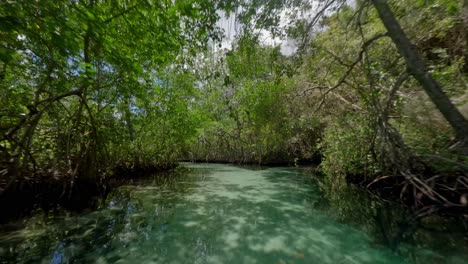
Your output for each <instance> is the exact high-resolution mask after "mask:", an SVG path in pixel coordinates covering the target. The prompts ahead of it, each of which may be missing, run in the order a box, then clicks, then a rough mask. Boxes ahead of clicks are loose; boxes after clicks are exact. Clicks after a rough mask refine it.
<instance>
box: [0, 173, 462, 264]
mask: <svg viewBox="0 0 468 264" xmlns="http://www.w3.org/2000/svg"><path fill="white" fill-rule="evenodd" d="M183 166H184V167H185V168H187V169H186V170H183V171H182V172H178V173H174V174H173V175H172V177H170V179H167V178H163V179H162V178H161V177H150V178H147V179H145V180H139V181H137V182H135V183H133V184H128V185H126V186H123V187H120V188H118V189H116V190H115V191H113V192H112V193H111V194H110V195H109V197H107V199H106V200H105V201H103V205H102V206H101V208H99V209H98V210H95V211H92V212H87V213H80V214H74V215H70V214H67V213H64V212H62V213H58V214H49V215H45V214H43V213H42V214H41V213H38V214H37V215H35V216H34V217H31V218H29V219H26V220H23V222H21V223H18V225H20V226H21V227H20V228H18V226H16V227H15V228H14V229H12V230H3V231H1V232H0V263H54V264H55V263H174V264H175V263H271V264H277V263H288V264H289V263H468V253H467V252H468V250H467V249H468V242H467V237H466V234H465V233H463V231H460V230H462V229H460V227H459V226H455V227H454V226H453V224H451V223H447V224H443V225H440V224H439V221H438V222H437V225H436V227H437V228H433V225H431V221H434V220H426V222H427V225H426V228H423V227H421V226H420V225H418V226H415V225H408V224H407V223H406V222H407V221H406V218H407V217H408V216H407V214H405V212H403V211H402V210H400V209H398V208H394V207H392V206H389V205H387V204H383V203H381V202H379V201H376V200H375V199H371V198H369V196H368V195H367V194H366V193H365V192H363V191H359V190H354V189H351V188H345V189H341V190H339V191H337V190H334V191H333V190H332V189H330V188H328V186H324V185H323V184H320V183H318V182H317V181H316V180H313V177H311V175H310V173H307V172H305V171H304V169H293V168H246V167H244V168H242V167H236V166H231V165H219V164H196V165H193V164H183ZM427 226H429V227H430V228H429V227H427ZM4 229H5V228H4Z"/></svg>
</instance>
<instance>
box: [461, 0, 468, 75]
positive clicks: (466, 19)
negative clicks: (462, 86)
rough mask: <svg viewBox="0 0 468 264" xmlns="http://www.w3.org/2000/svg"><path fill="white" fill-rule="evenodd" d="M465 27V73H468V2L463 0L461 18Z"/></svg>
mask: <svg viewBox="0 0 468 264" xmlns="http://www.w3.org/2000/svg"><path fill="white" fill-rule="evenodd" d="M461 19H462V22H463V27H464V32H463V34H464V37H465V51H464V54H463V55H464V56H465V65H464V66H463V69H464V72H465V73H467V72H468V0H463V10H462V16H461Z"/></svg>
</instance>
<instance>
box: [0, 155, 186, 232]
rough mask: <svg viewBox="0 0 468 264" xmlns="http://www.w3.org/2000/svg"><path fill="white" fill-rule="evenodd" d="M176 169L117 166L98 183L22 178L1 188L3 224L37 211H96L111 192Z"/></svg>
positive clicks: (65, 178) (0, 218)
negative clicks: (127, 184)
mask: <svg viewBox="0 0 468 264" xmlns="http://www.w3.org/2000/svg"><path fill="white" fill-rule="evenodd" d="M176 167H177V164H175V163H172V164H165V165H157V166H156V165H155V166H145V167H129V166H116V167H115V168H114V169H113V170H112V172H111V173H110V174H108V175H105V174H102V175H101V176H100V177H99V178H97V179H80V178H72V177H70V176H67V175H60V176H57V175H53V174H52V175H47V174H43V175H36V176H34V177H23V178H22V179H21V180H15V181H11V182H10V183H8V184H4V185H3V186H0V190H2V191H1V192H0V211H1V212H2V213H1V214H0V224H4V223H7V222H8V221H11V220H15V219H18V218H22V217H27V216H29V215H31V213H32V212H33V211H35V210H43V211H45V212H49V211H54V210H56V209H57V208H64V209H67V210H71V211H81V210H85V209H90V208H91V209H92V208H96V206H97V205H98V202H99V201H100V200H101V199H103V198H105V197H106V196H107V194H108V193H109V192H110V191H111V190H112V189H114V188H116V187H118V186H121V185H123V184H125V183H127V182H129V181H132V180H135V179H138V178H142V177H145V176H148V175H155V174H161V175H162V174H163V173H164V172H167V171H170V170H172V169H174V168H176Z"/></svg>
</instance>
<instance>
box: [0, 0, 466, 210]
mask: <svg viewBox="0 0 468 264" xmlns="http://www.w3.org/2000/svg"><path fill="white" fill-rule="evenodd" d="M220 17H224V18H226V19H227V20H228V21H229V20H233V21H234V20H235V26H236V28H237V29H238V30H237V32H236V33H237V34H236V35H235V40H234V41H232V42H227V41H226V38H223V34H222V33H223V25H220V23H219V22H218V21H219V19H220ZM402 30H403V31H402ZM467 30H468V1H459V0H417V1H414V0H398V1H393V0H392V1H385V0H371V1H365V0H360V1H355V2H350V3H347V2H346V1H340V0H323V1H297V0H291V1H274V0H273V1H220V2H218V1H215V2H213V1H207V0H190V1H157V0H149V1H132V0H114V1H99V0H82V1H48V0H34V1H3V2H2V3H1V5H0V35H1V40H0V104H1V106H2V107H1V109H0V131H1V139H0V151H1V154H0V192H2V193H3V194H4V193H7V192H8V191H11V192H14V191H15V190H18V189H20V188H22V187H21V186H23V183H26V184H28V185H34V184H35V183H36V184H37V182H50V181H58V182H60V186H61V188H62V187H63V189H64V191H63V193H66V192H71V190H72V189H73V186H74V184H75V183H76V182H78V181H87V182H93V183H98V184H101V183H103V182H106V181H108V179H109V178H112V177H116V176H119V174H126V173H128V172H134V173H135V172H138V171H153V170H157V169H161V168H166V167H168V166H171V164H173V163H174V162H176V161H177V160H198V161H201V160H203V161H220V162H237V163H256V164H274V163H283V164H290V165H293V164H297V163H298V162H304V161H307V162H311V161H312V162H317V163H318V162H320V169H321V170H322V171H323V172H324V174H325V175H326V177H327V179H329V180H330V181H331V182H339V183H343V182H345V181H348V182H354V183H360V184H363V185H367V187H369V188H371V189H372V190H374V191H376V192H378V193H380V194H382V195H390V196H393V197H399V198H401V199H402V200H404V201H405V202H406V203H407V204H410V205H412V206H414V207H415V208H424V210H423V211H422V214H425V212H433V211H437V210H439V209H441V208H456V209H457V210H458V209H460V208H462V209H466V205H467V199H468V197H467V192H468V178H467V174H468V165H467V156H466V154H467V153H468V122H467V120H466V115H467V114H468V104H467V102H468V101H467V100H468V75H467V73H468V31H467ZM224 31H225V33H229V34H230V33H232V32H226V31H227V30H226V28H224ZM265 32H268V33H265ZM265 34H266V35H267V36H269V37H267V38H268V39H270V40H272V39H281V38H282V39H283V41H286V39H287V42H289V43H293V44H294V46H295V47H296V48H295V50H294V52H292V54H285V53H284V52H282V51H281V50H282V48H281V46H280V45H274V44H272V43H273V41H268V42H265V41H264V39H265ZM226 43H227V44H226ZM226 46H229V47H227V48H226ZM463 114H464V115H465V117H463ZM383 187H385V188H383ZM383 190H385V191H383ZM78 191H79V190H78ZM337 191H338V189H337ZM63 193H62V195H61V196H63Z"/></svg>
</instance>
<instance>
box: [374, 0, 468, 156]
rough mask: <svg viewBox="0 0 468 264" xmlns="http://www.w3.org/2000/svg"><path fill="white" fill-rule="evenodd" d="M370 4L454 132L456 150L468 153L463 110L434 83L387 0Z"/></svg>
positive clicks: (467, 137)
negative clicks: (456, 141) (457, 141)
mask: <svg viewBox="0 0 468 264" xmlns="http://www.w3.org/2000/svg"><path fill="white" fill-rule="evenodd" d="M371 1H372V3H373V4H374V6H375V8H376V9H377V12H378V14H379V17H380V19H381V20H382V22H383V24H384V25H385V28H386V29H387V31H388V35H389V36H390V38H391V39H392V40H393V43H394V44H395V45H396V48H397V49H398V52H399V53H400V54H401V55H402V56H403V58H404V59H405V61H406V65H407V66H408V68H409V70H410V71H411V74H412V75H413V76H414V78H415V79H416V80H418V82H419V83H420V84H421V85H422V87H423V89H424V91H425V92H426V94H427V95H428V96H429V98H430V99H431V101H432V102H433V103H434V104H435V105H436V107H437V109H439V111H440V112H441V113H442V115H443V116H444V117H445V119H446V120H447V121H448V122H449V123H450V125H451V126H452V128H453V130H454V131H455V133H456V136H457V139H458V140H459V143H458V144H457V147H458V148H459V150H461V152H463V153H465V154H468V121H467V120H466V119H465V117H464V116H463V115H462V114H461V113H460V111H458V109H457V108H456V107H455V105H454V104H453V103H452V102H451V101H450V99H449V97H448V96H447V95H446V94H445V93H444V91H443V90H442V88H441V87H440V85H439V84H438V83H437V81H436V80H434V78H433V77H432V75H431V74H430V73H429V71H428V69H427V66H426V63H425V62H424V60H423V59H422V57H421V55H420V54H419V53H418V51H417V50H416V49H415V47H414V45H413V44H411V42H410V40H409V39H408V37H407V36H406V34H405V32H404V31H403V29H402V28H401V26H400V24H399V23H398V21H397V19H396V18H395V16H394V14H393V13H392V11H391V9H390V6H389V5H388V3H387V0H371Z"/></svg>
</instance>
